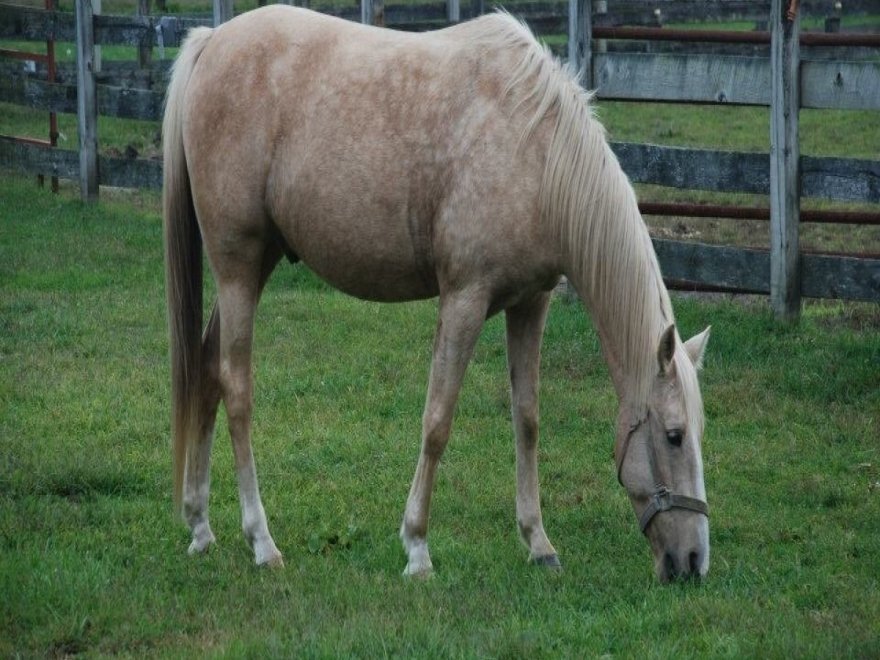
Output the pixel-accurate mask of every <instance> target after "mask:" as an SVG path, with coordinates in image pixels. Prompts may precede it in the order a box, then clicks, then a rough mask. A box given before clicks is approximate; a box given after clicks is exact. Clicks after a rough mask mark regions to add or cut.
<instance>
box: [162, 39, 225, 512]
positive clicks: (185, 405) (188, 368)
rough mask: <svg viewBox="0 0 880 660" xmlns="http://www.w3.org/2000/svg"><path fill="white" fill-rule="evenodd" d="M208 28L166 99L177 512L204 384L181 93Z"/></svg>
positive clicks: (187, 46)
mask: <svg viewBox="0 0 880 660" xmlns="http://www.w3.org/2000/svg"><path fill="white" fill-rule="evenodd" d="M212 33H213V30H211V29H210V28H196V29H194V30H191V31H190V33H189V36H188V37H187V38H186V41H185V42H184V44H183V46H182V47H181V49H180V54H179V55H178V57H177V61H176V62H175V63H174V69H173V70H172V74H171V82H170V84H169V85H168V93H167V96H166V99H165V118H164V121H163V122H162V136H163V142H164V144H163V147H164V150H163V167H164V173H163V199H162V201H163V207H164V229H165V289H166V296H167V303H168V328H169V334H170V344H171V401H172V403H171V438H172V446H173V464H174V507H175V511H178V512H179V511H180V510H181V502H182V499H183V498H182V494H183V478H184V472H185V470H186V458H187V454H188V453H189V447H190V446H191V444H192V442H193V441H194V439H195V438H196V435H197V434H198V432H199V428H198V426H199V402H200V398H201V392H200V390H201V381H202V373H201V372H202V359H201V352H202V346H201V344H202V322H203V320H202V238H201V235H200V233H199V226H198V223H197V221H196V213H195V208H194V207H193V200H192V193H191V191H190V187H189V172H188V171H187V165H186V154H185V153H184V149H183V133H182V124H183V110H184V107H183V106H184V104H183V99H184V94H185V93H186V87H187V85H188V84H189V79H190V76H191V75H192V71H193V68H194V67H195V65H196V61H197V60H198V58H199V55H201V53H202V50H203V49H204V48H205V46H206V45H207V43H208V40H209V39H210V38H211V34H212Z"/></svg>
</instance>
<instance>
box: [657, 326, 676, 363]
mask: <svg viewBox="0 0 880 660" xmlns="http://www.w3.org/2000/svg"><path fill="white" fill-rule="evenodd" d="M673 355H675V324H670V325H669V327H668V328H666V330H664V331H663V334H662V335H660V346H659V347H658V348H657V364H658V365H659V366H660V373H661V374H668V373H669V370H670V369H671V368H672V356H673Z"/></svg>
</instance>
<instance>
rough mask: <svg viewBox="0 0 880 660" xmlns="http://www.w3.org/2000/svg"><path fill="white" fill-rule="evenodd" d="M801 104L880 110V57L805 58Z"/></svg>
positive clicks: (802, 71)
mask: <svg viewBox="0 0 880 660" xmlns="http://www.w3.org/2000/svg"><path fill="white" fill-rule="evenodd" d="M801 107H802V108H841V109H846V110H880V61H873V62H841V61H835V60H821V61H818V60H817V61H809V60H804V62H803V65H802V66H801Z"/></svg>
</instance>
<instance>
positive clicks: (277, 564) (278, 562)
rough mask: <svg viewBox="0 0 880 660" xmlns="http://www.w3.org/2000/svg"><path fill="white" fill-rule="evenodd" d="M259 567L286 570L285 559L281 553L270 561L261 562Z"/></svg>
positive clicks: (270, 558)
mask: <svg viewBox="0 0 880 660" xmlns="http://www.w3.org/2000/svg"><path fill="white" fill-rule="evenodd" d="M257 566H265V567H267V568H271V569H273V570H275V569H281V568H284V558H283V557H282V556H281V553H280V552H279V553H278V554H277V555H274V556H272V557H269V559H267V560H265V561H261V562H259V563H258V564H257Z"/></svg>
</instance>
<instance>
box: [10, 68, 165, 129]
mask: <svg viewBox="0 0 880 660" xmlns="http://www.w3.org/2000/svg"><path fill="white" fill-rule="evenodd" d="M96 90H97V105H98V114H99V115H102V116H105V117H122V118H125V119H143V120H150V121H158V120H160V119H161V118H162V103H163V97H162V94H161V93H159V92H151V91H148V90H142V89H131V88H126V87H110V86H108V85H98V86H97V87H96ZM76 100H77V95H76V85H62V84H60V83H49V82H46V81H44V80H37V79H35V78H26V77H24V76H9V77H7V78H4V79H2V80H0V101H4V102H7V103H16V104H18V105H25V106H28V107H31V108H36V109H39V110H47V111H50V112H66V113H71V114H73V113H76V112H77V105H76Z"/></svg>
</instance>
